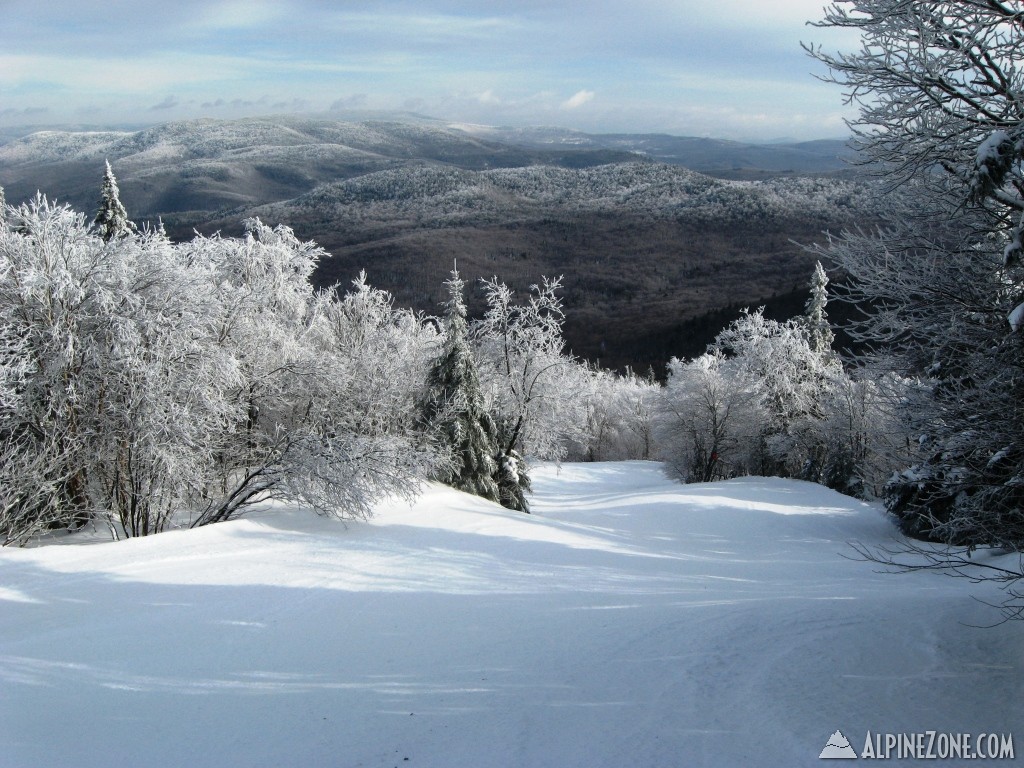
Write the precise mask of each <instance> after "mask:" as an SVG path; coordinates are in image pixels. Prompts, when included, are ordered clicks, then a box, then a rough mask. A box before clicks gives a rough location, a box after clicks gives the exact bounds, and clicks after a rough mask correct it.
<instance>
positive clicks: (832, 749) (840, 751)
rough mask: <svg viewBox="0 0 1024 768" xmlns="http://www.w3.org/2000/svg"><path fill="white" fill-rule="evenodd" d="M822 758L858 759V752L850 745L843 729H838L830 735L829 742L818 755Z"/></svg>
mask: <svg viewBox="0 0 1024 768" xmlns="http://www.w3.org/2000/svg"><path fill="white" fill-rule="evenodd" d="M818 759H820V760H856V759H857V753H856V752H855V751H854V750H853V747H851V746H850V742H849V741H848V740H847V738H846V737H845V736H843V732H842V731H836V732H835V733H833V734H832V735H831V736H829V737H828V744H826V745H825V748H824V749H823V750H821V754H820V755H818Z"/></svg>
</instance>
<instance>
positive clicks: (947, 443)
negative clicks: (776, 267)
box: [809, 0, 1024, 577]
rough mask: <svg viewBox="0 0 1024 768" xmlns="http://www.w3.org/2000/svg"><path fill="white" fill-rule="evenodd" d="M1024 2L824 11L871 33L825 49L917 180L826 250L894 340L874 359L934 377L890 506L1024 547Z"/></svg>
mask: <svg viewBox="0 0 1024 768" xmlns="http://www.w3.org/2000/svg"><path fill="white" fill-rule="evenodd" d="M1022 16H1024V3H1022V2H1020V0H1008V1H1007V2H982V1H981V0H965V1H962V2H937V3H912V2H907V0H856V2H849V3H835V4H832V5H830V6H828V7H826V9H825V18H824V20H823V21H822V22H821V26H826V27H837V28H842V29H850V30H853V31H855V32H857V33H859V34H860V36H861V41H862V45H861V47H859V48H858V49H856V50H854V51H853V52H852V53H836V54H830V53H826V52H824V51H822V50H821V49H818V48H813V47H812V48H809V52H810V53H811V54H812V55H814V56H815V57H816V58H818V59H820V60H821V61H823V62H824V63H825V64H827V65H828V66H829V67H830V69H831V72H832V75H831V78H830V79H832V80H833V81H834V82H836V83H838V84H840V85H842V86H843V87H844V88H845V90H846V92H847V94H848V95H849V97H850V100H851V101H852V102H854V103H856V104H857V105H858V106H859V107H860V114H859V116H858V117H857V118H856V119H855V120H854V121H852V123H851V128H852V130H853V133H854V138H855V143H856V145H857V148H858V150H859V154H860V157H861V158H862V159H863V160H864V162H865V163H871V164H872V166H873V167H874V168H875V169H876V170H877V171H878V173H880V174H881V176H882V177H883V178H884V179H885V181H886V182H887V184H888V185H889V186H890V187H892V188H896V189H898V190H899V198H898V199H899V202H898V203H892V204H891V205H890V211H889V213H888V215H887V216H886V217H885V220H884V226H882V227H881V228H880V229H879V230H878V231H868V232H865V231H859V230H853V231H850V232H847V233H845V234H844V235H842V236H841V237H838V238H836V239H835V240H834V241H833V242H832V243H831V244H830V245H829V246H828V247H826V248H823V249H821V256H822V257H823V258H827V259H829V260H830V261H831V262H832V263H833V264H835V265H836V266H837V267H839V268H840V269H842V270H843V271H844V272H845V273H847V274H848V275H849V276H850V281H849V283H848V289H847V293H846V296H845V298H847V299H848V300H851V301H854V302H857V303H858V304H859V305H860V306H862V307H864V308H866V309H867V310H868V311H867V313H866V316H865V317H864V319H863V322H861V323H860V324H859V326H858V327H857V328H855V329H854V330H855V331H856V332H857V333H858V334H859V335H860V337H861V338H864V339H868V340H870V341H871V342H872V343H873V345H874V346H875V348H876V349H877V350H878V352H879V355H878V356H877V358H876V359H875V361H874V364H875V365H883V366H886V367H888V368H890V369H893V370H896V371H900V372H901V373H902V374H904V375H908V376H913V377H915V378H917V379H918V380H919V381H920V382H921V388H920V391H918V392H917V393H915V396H914V398H913V402H912V407H910V408H908V410H907V415H908V417H909V418H910V420H911V422H912V426H913V429H914V436H915V441H914V444H915V446H916V452H915V454H913V455H912V456H911V457H910V460H909V461H907V462H906V463H905V464H904V465H903V466H901V467H899V469H900V470H901V471H900V473H899V475H898V476H897V477H895V478H894V479H893V482H892V483H890V484H889V487H888V488H887V491H886V502H887V505H888V508H889V509H890V511H892V512H893V513H894V514H895V515H896V517H897V519H898V520H899V521H900V524H901V526H902V528H903V529H904V530H905V531H906V532H908V533H912V534H914V535H917V536H926V537H930V538H933V539H936V540H939V541H943V542H946V543H952V544H962V545H967V546H970V547H974V546H977V545H995V546H1005V547H1010V548H1013V549H1018V550H1019V549H1020V548H1021V547H1024V411H1022V410H1021V397H1020V382H1021V381H1022V380H1024V356H1022V351H1024V337H1022V334H1021V329H1020V326H1021V318H1022V317H1024V310H1022V309H1021V307H1022V306H1024V263H1022V260H1021V255H1022V249H1021V242H1022V232H1024V67H1022V66H1021V64H1022V51H1024V26H1022V25H1021V18H1022ZM947 562H948V564H950V565H953V566H958V565H959V562H960V561H958V560H957V556H955V555H951V556H950V558H949V560H948V561H947ZM1004 575H1005V574H1004ZM1012 576H1013V575H1012V574H1011V577H1012ZM1016 576H1017V577H1020V576H1022V574H1016Z"/></svg>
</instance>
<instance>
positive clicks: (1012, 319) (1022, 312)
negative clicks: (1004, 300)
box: [1006, 303, 1024, 331]
mask: <svg viewBox="0 0 1024 768" xmlns="http://www.w3.org/2000/svg"><path fill="white" fill-rule="evenodd" d="M1006 320H1007V322H1008V323H1009V324H1010V329H1011V330H1013V331H1018V330H1020V327H1021V325H1024V303H1022V304H1018V305H1017V306H1016V307H1014V308H1013V312H1011V313H1010V316H1009V317H1008V318H1006Z"/></svg>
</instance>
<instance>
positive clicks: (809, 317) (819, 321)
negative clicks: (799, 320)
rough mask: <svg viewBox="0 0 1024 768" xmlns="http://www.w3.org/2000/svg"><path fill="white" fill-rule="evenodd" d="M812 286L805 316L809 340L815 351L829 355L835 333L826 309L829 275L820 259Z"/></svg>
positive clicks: (812, 278)
mask: <svg viewBox="0 0 1024 768" xmlns="http://www.w3.org/2000/svg"><path fill="white" fill-rule="evenodd" d="M810 288H811V296H810V298H809V299H807V304H806V307H805V309H804V316H803V322H804V325H805V327H806V328H807V340H808V343H809V344H810V345H811V350H812V351H813V352H815V353H816V354H819V355H828V354H830V353H831V351H832V342H833V341H835V334H834V333H832V327H831V326H830V325H829V322H828V313H827V312H826V311H825V307H826V305H827V304H828V275H826V274H825V268H824V267H822V266H821V262H820V261H819V262H817V263H816V264H815V265H814V274H813V275H812V276H811V285H810Z"/></svg>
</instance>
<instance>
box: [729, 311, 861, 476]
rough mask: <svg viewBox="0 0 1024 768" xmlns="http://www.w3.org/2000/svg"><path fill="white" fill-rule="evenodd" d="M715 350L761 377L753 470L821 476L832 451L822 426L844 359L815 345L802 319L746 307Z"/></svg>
mask: <svg viewBox="0 0 1024 768" xmlns="http://www.w3.org/2000/svg"><path fill="white" fill-rule="evenodd" d="M713 349H714V350H717V351H719V352H722V353H724V354H725V355H727V356H729V357H733V358H736V359H737V360H738V361H739V363H740V364H741V365H742V367H743V369H744V371H745V373H746V375H748V376H750V377H752V378H753V379H755V380H756V381H757V382H758V386H759V389H760V397H761V409H762V413H763V418H762V422H761V429H760V434H759V437H758V440H757V442H756V444H755V446H754V451H753V453H752V455H751V458H750V462H751V469H752V471H754V472H756V473H757V474H768V475H775V474H778V475H783V476H791V477H804V478H806V479H808V480H817V479H818V478H819V474H820V471H821V467H822V466H823V462H824V461H825V455H826V452H827V445H825V444H824V442H823V440H822V437H821V433H820V430H819V427H820V424H821V422H822V420H823V419H824V418H825V410H824V401H825V398H826V394H827V392H828V389H829V386H830V380H831V379H832V378H833V377H835V376H839V375H841V373H842V368H841V365H840V363H839V360H838V358H836V356H835V355H834V354H832V352H831V350H827V351H826V352H824V353H818V352H816V351H815V350H814V349H813V348H812V347H811V345H810V341H809V338H808V334H807V330H806V325H805V323H804V322H803V320H802V318H796V319H793V320H788V321H786V322H778V321H775V320H769V319H768V318H766V317H764V314H763V313H762V312H761V311H760V310H758V311H756V312H749V311H747V312H744V313H743V314H742V315H741V316H740V318H739V319H738V320H735V321H734V322H733V323H731V324H730V325H729V326H728V327H727V328H725V329H724V330H723V331H722V332H721V333H719V335H718V336H717V337H716V339H715V342H714V345H713Z"/></svg>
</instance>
